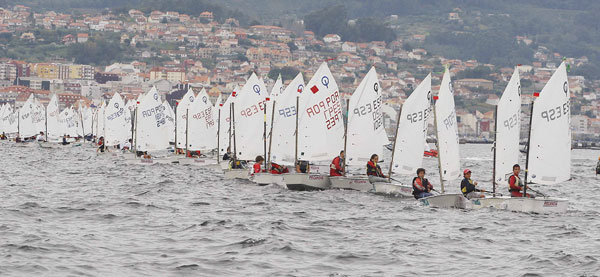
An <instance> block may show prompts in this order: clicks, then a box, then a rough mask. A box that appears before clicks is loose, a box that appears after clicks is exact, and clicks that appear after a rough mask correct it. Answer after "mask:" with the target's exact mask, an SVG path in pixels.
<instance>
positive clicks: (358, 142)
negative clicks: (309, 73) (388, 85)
mask: <svg viewBox="0 0 600 277" xmlns="http://www.w3.org/2000/svg"><path fill="white" fill-rule="evenodd" d="M381 106H382V92H381V85H380V83H379V80H378V78H377V72H376V70H375V67H371V69H370V70H369V72H368V73H367V75H366V76H365V77H364V78H363V80H362V81H361V82H360V84H359V85H358V87H357V88H356V90H355V91H354V93H353V94H352V97H350V101H349V103H348V125H347V127H346V135H345V136H346V139H345V140H344V142H345V143H344V144H345V146H344V150H345V151H344V152H345V153H346V161H345V165H344V168H346V170H345V171H344V176H336V177H329V180H330V181H331V187H332V188H338V189H351V190H358V191H365V192H368V191H372V192H375V191H376V190H375V186H374V184H371V182H369V179H368V176H366V175H364V172H365V171H364V169H365V165H366V164H367V162H368V161H369V160H370V158H371V155H372V154H377V155H378V156H379V157H383V148H384V145H387V144H388V143H389V141H388V138H387V134H386V133H385V129H384V126H383V112H382V110H381ZM350 166H354V167H358V168H360V170H359V171H360V172H361V174H354V175H353V174H350V173H348V170H347V168H348V167H350ZM389 189H391V188H388V190H389Z"/></svg>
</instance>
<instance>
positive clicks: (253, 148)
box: [234, 73, 268, 160]
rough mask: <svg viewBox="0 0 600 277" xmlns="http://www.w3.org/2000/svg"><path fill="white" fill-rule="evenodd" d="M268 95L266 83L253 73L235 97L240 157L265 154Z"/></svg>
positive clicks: (252, 157) (236, 137) (236, 147)
mask: <svg viewBox="0 0 600 277" xmlns="http://www.w3.org/2000/svg"><path fill="white" fill-rule="evenodd" d="M267 95H268V93H267V88H266V87H265V84H264V83H263V82H261V81H260V80H259V79H258V77H256V74H254V73H252V75H251V76H250V78H248V81H246V84H245V85H244V86H243V87H242V89H241V91H240V92H239V93H238V94H237V95H236V97H235V106H234V107H235V108H234V112H235V114H234V119H235V120H234V124H235V133H234V135H235V139H236V145H235V150H236V151H237V153H236V155H237V158H238V159H241V160H254V158H255V157H256V156H258V155H263V156H264V140H263V131H264V122H265V120H266V117H265V113H264V109H265V108H266V107H265V102H266V101H265V100H266V97H267Z"/></svg>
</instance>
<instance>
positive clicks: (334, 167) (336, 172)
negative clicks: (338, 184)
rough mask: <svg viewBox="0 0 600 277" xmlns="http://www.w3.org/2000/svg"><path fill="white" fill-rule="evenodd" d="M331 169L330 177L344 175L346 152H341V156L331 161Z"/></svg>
mask: <svg viewBox="0 0 600 277" xmlns="http://www.w3.org/2000/svg"><path fill="white" fill-rule="evenodd" d="M329 168H330V169H329V176H343V175H344V150H342V151H340V155H339V156H337V157H335V158H334V159H333V161H331V164H330V165H329Z"/></svg>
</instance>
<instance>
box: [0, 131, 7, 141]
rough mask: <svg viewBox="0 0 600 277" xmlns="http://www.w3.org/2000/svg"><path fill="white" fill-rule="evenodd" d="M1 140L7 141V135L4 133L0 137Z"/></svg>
mask: <svg viewBox="0 0 600 277" xmlns="http://www.w3.org/2000/svg"><path fill="white" fill-rule="evenodd" d="M0 140H6V134H5V133H4V132H2V135H0Z"/></svg>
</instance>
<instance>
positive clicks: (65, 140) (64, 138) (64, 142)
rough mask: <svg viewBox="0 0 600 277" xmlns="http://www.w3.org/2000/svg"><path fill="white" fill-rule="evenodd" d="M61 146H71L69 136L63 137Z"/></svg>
mask: <svg viewBox="0 0 600 277" xmlns="http://www.w3.org/2000/svg"><path fill="white" fill-rule="evenodd" d="M61 144H62V145H67V144H71V143H70V142H68V141H67V135H63V137H62V142H61Z"/></svg>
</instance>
